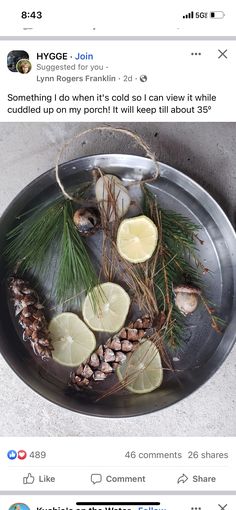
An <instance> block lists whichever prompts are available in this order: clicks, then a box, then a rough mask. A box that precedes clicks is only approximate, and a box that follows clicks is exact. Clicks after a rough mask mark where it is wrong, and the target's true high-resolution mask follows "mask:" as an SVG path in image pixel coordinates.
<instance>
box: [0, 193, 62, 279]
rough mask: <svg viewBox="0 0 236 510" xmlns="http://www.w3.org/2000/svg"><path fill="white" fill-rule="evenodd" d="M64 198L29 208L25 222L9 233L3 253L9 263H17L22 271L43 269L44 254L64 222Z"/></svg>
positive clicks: (14, 264) (11, 266)
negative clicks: (31, 209)
mask: <svg viewBox="0 0 236 510" xmlns="http://www.w3.org/2000/svg"><path fill="white" fill-rule="evenodd" d="M62 205H63V199H62V198H60V199H58V200H56V201H55V202H54V203H53V204H52V205H50V206H45V205H44V206H40V207H38V208H37V209H36V210H35V211H29V212H28V214H27V215H25V218H24V220H23V221H20V223H19V224H18V225H17V226H16V227H15V228H13V229H12V230H11V231H10V232H9V233H8V234H7V241H8V243H7V247H6V250H5V252H4V255H5V258H6V260H7V266H8V268H9V269H11V270H12V268H14V267H15V266H17V268H18V269H20V271H21V273H22V274H23V273H25V272H27V271H31V272H33V273H36V274H37V272H40V271H41V270H42V266H43V264H44V259H45V254H46V253H47V252H48V250H49V248H50V246H51V245H52V243H53V242H54V240H55V239H56V237H57V235H58V231H60V229H61V228H62V225H63V223H62V222H63V208H62Z"/></svg>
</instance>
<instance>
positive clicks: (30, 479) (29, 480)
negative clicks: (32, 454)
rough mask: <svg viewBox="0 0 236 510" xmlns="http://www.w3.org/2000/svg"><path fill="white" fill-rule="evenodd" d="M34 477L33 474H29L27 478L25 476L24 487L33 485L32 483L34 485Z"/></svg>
mask: <svg viewBox="0 0 236 510" xmlns="http://www.w3.org/2000/svg"><path fill="white" fill-rule="evenodd" d="M34 480H35V478H34V476H33V475H32V474H31V473H28V475H27V476H24V478H23V484H24V485H32V483H34Z"/></svg>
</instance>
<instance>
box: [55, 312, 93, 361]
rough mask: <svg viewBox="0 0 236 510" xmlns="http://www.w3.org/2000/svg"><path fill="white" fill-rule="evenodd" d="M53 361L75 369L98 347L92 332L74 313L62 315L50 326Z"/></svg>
mask: <svg viewBox="0 0 236 510" xmlns="http://www.w3.org/2000/svg"><path fill="white" fill-rule="evenodd" d="M49 333H50V335H51V340H52V345H53V348H54V351H52V354H53V359H54V360H55V361H57V362H58V363H60V364H61V365H66V366H69V367H74V366H76V365H80V363H82V362H83V361H84V360H86V359H87V358H88V357H89V356H90V354H91V353H92V352H93V351H94V349H95V347H96V339H95V336H94V334H93V332H92V331H90V329H89V328H88V326H86V324H85V323H84V322H83V321H82V320H81V319H79V317H78V316H77V315H76V314H74V313H69V312H68V313H61V314H60V315H57V316H56V317H54V318H53V319H52V320H51V322H50V324H49Z"/></svg>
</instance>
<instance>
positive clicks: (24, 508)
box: [9, 503, 30, 510]
mask: <svg viewBox="0 0 236 510" xmlns="http://www.w3.org/2000/svg"><path fill="white" fill-rule="evenodd" d="M9 510H30V508H29V507H28V505H26V504H25V503H14V504H13V505H11V506H10V508H9Z"/></svg>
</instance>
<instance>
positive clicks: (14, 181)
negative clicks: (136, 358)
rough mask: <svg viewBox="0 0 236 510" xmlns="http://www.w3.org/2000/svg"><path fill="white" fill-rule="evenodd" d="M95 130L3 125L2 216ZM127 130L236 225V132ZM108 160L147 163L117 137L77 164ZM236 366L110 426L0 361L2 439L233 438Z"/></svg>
mask: <svg viewBox="0 0 236 510" xmlns="http://www.w3.org/2000/svg"><path fill="white" fill-rule="evenodd" d="M95 125H99V124H79V123H50V124H49V123H37V124H34V123H19V124H18V123H6V124H3V123H2V124H0V157H1V170H0V175H1V185H0V213H2V212H3V210H4V209H5V208H6V206H7V205H8V204H9V202H10V201H11V200H12V199H13V198H14V196H15V195H16V194H17V193H18V192H19V191H20V190H21V189H22V188H24V186H26V184H28V183H29V182H30V181H32V180H33V179H34V178H35V177H37V176H38V175H40V174H41V173H42V172H45V171H46V170H48V169H49V168H51V167H53V166H54V164H55V158H56V156H57V153H58V150H59V149H60V147H61V144H62V143H63V142H64V141H65V140H67V139H69V138H70V137H72V136H73V135H74V134H76V133H79V132H80V131H83V130H84V129H87V128H88V127H93V126H95ZM114 126H118V124H114ZM123 126H124V125H123ZM125 126H126V127H128V128H130V129H132V130H134V131H136V132H137V133H138V134H141V135H142V136H143V137H144V139H145V141H146V142H148V143H149V144H150V146H151V147H152V150H153V151H155V153H156V156H157V158H158V159H159V160H160V161H163V162H165V163H167V164H169V165H172V166H174V167H176V168H178V169H179V170H181V171H182V172H184V173H186V174H187V175H189V176H190V177H192V178H194V179H195V180H196V181H197V182H198V183H199V184H201V185H202V186H203V187H204V188H205V189H206V190H208V191H209V192H210V193H211V194H212V196H213V197H214V198H215V199H216V200H217V201H218V202H219V204H220V205H221V207H222V208H223V209H224V211H225V212H226V214H227V215H228V217H229V218H230V220H231V222H232V223H233V224H234V223H235V218H236V200H235V196H236V124H232V123H229V124H219V123H201V124H200V123H178V124H177V123H173V124H171V123H161V124H155V123H137V124H136V123H129V124H125ZM102 152H103V153H106V152H110V153H112V152H123V153H124V152H126V153H133V154H139V155H144V152H143V150H142V149H139V148H138V147H137V146H136V145H135V144H134V143H133V141H128V140H127V139H124V138H123V137H122V136H121V135H118V134H117V133H116V134H115V133H100V134H98V133H97V134H96V135H89V136H84V137H82V138H81V140H80V143H79V144H78V145H77V148H76V153H74V154H72V156H74V157H77V156H85V155H89V154H94V153H102ZM234 226H235V225H234ZM235 365H236V349H235V348H234V350H233V351H232V352H231V353H230V355H229V357H228V358H227V360H226V362H225V363H224V364H223V365H222V367H221V368H220V369H219V370H218V371H217V373H216V374H215V375H214V376H213V377H212V378H211V380H210V381H208V382H207V383H206V384H205V385H204V386H203V387H201V388H200V389H199V390H198V391H197V392H195V393H194V394H192V395H191V396H190V397H188V398H187V399H185V400H183V401H182V402H180V403H178V404H176V405H174V406H172V407H171V408H168V409H166V410H163V411H160V412H158V413H156V414H152V415H149V416H144V417H137V418H129V419H121V420H119V419H116V420H111V419H110V420H109V419H99V418H90V417H86V416H80V415H78V414H75V413H72V412H70V411H67V410H65V409H61V408H59V407H57V406H56V405H53V404H51V403H50V402H48V401H46V400H44V399H43V398H42V397H40V396H38V395H37V394H35V393H34V392H33V391H32V390H30V389H29V388H28V387H27V386H26V385H25V384H24V383H23V382H22V381H21V380H20V379H18V377H17V376H16V375H15V374H14V373H13V372H12V370H11V369H10V368H9V367H8V365H7V364H6V362H5V361H4V360H3V359H2V358H1V357H0V388H1V390H0V435H1V436H7V435H9V436H14V435H15V436H96V435H97V436H110V435H111V436H169V435H170V436H173V435H176V436H194V435H199V436H211V435H214V436H233V435H235V433H236V410H235V409H236V407H235V398H236V386H235Z"/></svg>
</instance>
